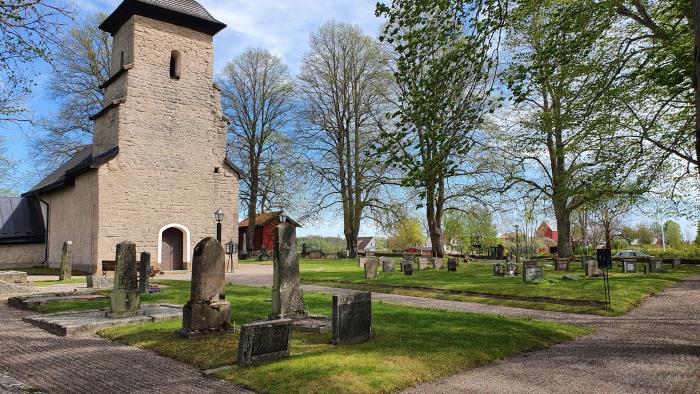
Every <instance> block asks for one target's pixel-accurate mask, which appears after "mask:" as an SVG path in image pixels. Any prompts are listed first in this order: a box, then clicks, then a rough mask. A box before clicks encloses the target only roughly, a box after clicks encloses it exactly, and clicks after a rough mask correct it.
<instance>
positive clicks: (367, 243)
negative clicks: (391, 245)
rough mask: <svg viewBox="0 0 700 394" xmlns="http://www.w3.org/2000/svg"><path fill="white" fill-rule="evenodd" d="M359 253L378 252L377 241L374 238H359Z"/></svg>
mask: <svg viewBox="0 0 700 394" xmlns="http://www.w3.org/2000/svg"><path fill="white" fill-rule="evenodd" d="M357 251H358V253H365V252H376V251H377V240H376V239H374V237H357Z"/></svg>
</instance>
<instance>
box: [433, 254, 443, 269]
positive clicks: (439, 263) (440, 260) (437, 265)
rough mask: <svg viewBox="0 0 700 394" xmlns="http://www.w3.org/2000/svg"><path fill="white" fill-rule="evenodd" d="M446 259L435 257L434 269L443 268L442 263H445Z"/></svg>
mask: <svg viewBox="0 0 700 394" xmlns="http://www.w3.org/2000/svg"><path fill="white" fill-rule="evenodd" d="M444 260H445V259H443V258H440V257H433V269H436V270H441V269H442V265H443V264H444Z"/></svg>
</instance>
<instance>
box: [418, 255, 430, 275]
mask: <svg viewBox="0 0 700 394" xmlns="http://www.w3.org/2000/svg"><path fill="white" fill-rule="evenodd" d="M427 269H428V258H427V257H423V256H421V257H419V258H418V271H424V270H427Z"/></svg>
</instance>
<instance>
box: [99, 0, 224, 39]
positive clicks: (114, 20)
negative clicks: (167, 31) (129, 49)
mask: <svg viewBox="0 0 700 394" xmlns="http://www.w3.org/2000/svg"><path fill="white" fill-rule="evenodd" d="M132 15H141V16H145V17H147V18H151V19H156V20H160V21H164V22H168V23H172V24H175V25H179V26H184V27H188V28H191V29H194V30H197V31H201V32H203V33H207V34H210V35H212V36H213V35H215V34H216V33H218V32H220V31H221V30H223V29H224V28H225V27H226V25H225V24H224V23H222V22H220V21H218V20H216V19H215V18H214V17H213V16H211V14H210V13H209V12H208V11H207V10H206V9H205V8H204V7H202V5H201V4H199V3H198V2H196V1H194V0H124V1H123V2H122V3H121V4H120V5H119V7H117V9H116V10H115V11H114V12H113V13H112V14H111V15H110V16H108V17H107V19H105V21H104V22H102V24H101V25H100V29H102V30H104V31H106V32H108V33H111V34H114V33H116V32H117V31H118V30H119V28H120V27H121V26H122V25H123V24H124V23H125V22H126V21H127V20H129V18H131V16H132Z"/></svg>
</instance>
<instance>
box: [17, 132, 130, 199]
mask: <svg viewBox="0 0 700 394" xmlns="http://www.w3.org/2000/svg"><path fill="white" fill-rule="evenodd" d="M118 153H119V147H117V146H115V147H112V148H110V149H107V150H106V151H104V152H102V153H100V154H99V155H97V156H93V155H92V145H85V146H83V147H82V148H81V149H80V150H79V151H78V153H76V154H75V155H74V156H73V157H71V158H70V159H69V160H68V161H66V162H65V163H63V165H61V166H60V167H58V168H57V169H56V170H55V171H54V172H52V173H50V174H49V175H48V176H47V177H46V178H44V179H43V180H42V181H41V182H39V183H38V184H36V186H34V187H33V188H32V190H30V191H28V192H26V193H24V194H23V195H22V196H29V195H33V194H39V193H46V192H50V191H53V190H58V189H61V188H63V187H65V186H72V185H73V184H74V183H75V178H76V177H77V176H78V175H80V174H82V173H84V172H86V171H90V170H92V169H95V168H97V167H99V166H100V165H102V164H104V163H106V162H108V161H109V160H111V159H112V158H114V157H115V156H116V155H117V154H118Z"/></svg>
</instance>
